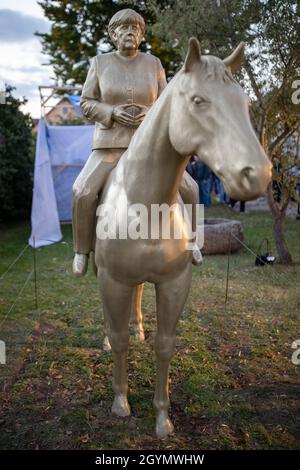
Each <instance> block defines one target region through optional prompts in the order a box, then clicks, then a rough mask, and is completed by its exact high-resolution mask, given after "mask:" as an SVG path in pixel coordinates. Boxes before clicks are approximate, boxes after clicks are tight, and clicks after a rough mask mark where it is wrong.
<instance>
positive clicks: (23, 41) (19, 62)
mask: <svg viewBox="0 0 300 470" xmlns="http://www.w3.org/2000/svg"><path fill="white" fill-rule="evenodd" d="M49 30H50V22H49V21H48V20H47V19H46V18H45V17H44V16H43V10H42V9H41V7H40V6H39V5H38V3H37V0H0V58H1V60H0V89H3V88H4V83H8V84H9V85H13V86H15V87H16V90H14V92H13V95H14V96H16V97H22V96H25V97H26V98H27V99H28V103H27V104H26V105H25V106H23V107H22V111H24V112H29V113H30V114H31V115H32V116H33V117H34V118H38V117H40V99H39V92H38V86H39V85H50V84H51V83H53V81H52V80H51V77H53V73H52V67H51V66H45V65H43V64H45V63H47V62H48V60H47V57H46V56H45V55H44V54H42V46H41V42H40V39H39V38H38V37H36V36H34V33H35V32H36V31H38V32H42V33H45V32H48V31H49Z"/></svg>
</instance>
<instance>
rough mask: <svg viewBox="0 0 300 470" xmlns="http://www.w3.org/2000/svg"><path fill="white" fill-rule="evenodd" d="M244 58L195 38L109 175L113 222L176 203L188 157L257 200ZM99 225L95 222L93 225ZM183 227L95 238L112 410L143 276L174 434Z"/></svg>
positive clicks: (233, 191) (266, 174)
mask: <svg viewBox="0 0 300 470" xmlns="http://www.w3.org/2000/svg"><path fill="white" fill-rule="evenodd" d="M243 55H244V44H243V43H241V44H240V45H239V46H238V47H237V49H236V50H235V51H234V52H233V53H232V54H231V56H230V57H228V58H227V59H225V60H224V61H222V60H221V59H219V58H216V57H213V56H208V55H207V56H202V55H201V51H200V45H199V42H198V41H197V40H196V39H195V38H192V39H190V42H189V49H188V53H187V56H186V59H185V62H184V65H183V68H182V69H181V70H180V71H179V72H178V74H177V75H176V76H175V78H174V79H173V80H172V81H171V82H170V83H169V84H168V86H167V87H166V89H165V90H164V92H163V93H162V95H161V96H160V97H159V99H158V100H157V101H156V102H155V104H154V105H153V107H152V108H151V109H150V111H149V112H148V114H147V115H146V118H145V120H144V121H143V123H142V124H141V126H140V127H139V128H138V130H137V131H136V133H135V135H134V137H133V139H132V141H131V143H130V146H129V148H128V150H127V151H126V152H125V153H124V154H123V155H122V157H121V159H120V161H119V163H118V165H117V167H116V168H115V169H114V170H113V171H112V173H111V174H110V176H109V179H108V181H107V182H106V185H105V188H104V190H103V193H102V195H101V200H100V204H101V205H103V204H107V205H109V207H111V208H112V209H111V211H112V212H111V214H112V215H113V216H115V218H116V224H117V226H121V224H122V221H123V220H124V218H126V217H128V211H129V207H130V206H131V205H132V204H134V203H140V204H143V205H144V206H145V207H146V208H147V209H149V222H150V223H151V212H150V208H151V205H152V204H159V205H160V204H164V203H165V204H168V205H172V204H173V203H176V200H177V195H178V187H179V183H180V179H181V177H182V174H183V171H184V169H185V167H186V165H187V162H188V160H189V158H190V156H191V155H199V156H201V159H202V160H203V161H204V162H205V163H206V164H208V165H209V166H210V168H211V169H212V171H213V172H214V173H215V174H216V175H217V176H219V178H220V179H221V180H222V182H223V184H224V187H225V191H226V193H227V194H230V195H231V196H232V197H233V198H235V199H238V200H239V199H253V198H256V197H258V196H259V195H261V194H262V193H263V192H264V191H265V190H266V188H267V185H268V183H269V181H270V175H271V164H270V161H269V159H268V158H267V156H266V154H265V152H264V150H263V148H262V147H261V145H260V144H259V141H258V139H257V137H256V135H255V133H254V131H253V128H252V126H251V123H250V119H249V111H248V99H247V97H246V95H245V93H244V91H243V90H242V88H241V87H240V85H239V84H238V83H237V82H236V81H235V80H234V79H233V76H232V73H234V72H235V71H237V70H238V68H239V67H240V65H241V63H242V60H243ZM124 201H125V202H124ZM98 213H99V212H98ZM184 223H185V222H184V221H183V219H182V218H180V217H177V218H176V217H173V218H170V220H169V224H170V226H171V225H172V227H171V228H173V229H174V228H176V225H178V224H179V225H180V224H181V225H182V224H184ZM99 224H100V220H99V219H98V222H97V231H98V229H99ZM181 228H183V230H182V233H183V235H182V237H181V238H180V239H175V237H172V236H171V237H170V238H169V239H163V238H162V237H160V238H159V239H153V238H149V239H134V240H133V239H130V238H127V239H126V238H124V239H121V238H118V237H117V238H109V237H107V238H106V239H102V238H99V237H97V238H96V242H95V265H96V270H97V278H98V282H99V287H100V292H101V296H102V299H103V308H104V315H105V319H106V321H107V323H108V337H109V341H110V344H111V347H112V354H113V361H114V377H113V389H114V393H115V398H114V402H113V405H112V412H113V413H115V414H116V415H118V416H120V417H125V416H128V415H129V414H130V407H129V404H128V400H127V391H128V384H127V350H128V343H129V318H130V311H131V305H132V299H133V294H134V290H135V288H136V286H139V285H141V284H142V283H144V282H145V281H148V282H150V283H153V284H154V285H155V289H156V310H157V335H156V339H155V353H156V364H157V380H156V389H155V395H154V407H155V410H156V434H157V437H159V438H164V437H166V436H167V435H169V434H170V433H171V432H172V431H173V425H172V423H171V420H170V419H169V416H168V408H169V396H168V371H169V364H170V360H171V356H172V354H173V349H174V343H175V332H176V326H177V322H178V319H179V315H180V314H181V312H182V310H183V307H184V304H185V301H186V298H187V295H188V292H189V288H190V284H191V277H192V263H191V257H192V254H191V251H189V250H188V249H187V246H188V242H189V240H188V235H187V234H186V232H185V230H184V227H181ZM161 229H162V227H161ZM160 233H161V232H160Z"/></svg>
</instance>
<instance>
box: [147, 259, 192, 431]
mask: <svg viewBox="0 0 300 470" xmlns="http://www.w3.org/2000/svg"><path fill="white" fill-rule="evenodd" d="M191 275H192V265H191V263H189V264H188V265H187V266H186V268H185V270H184V271H183V272H182V273H181V274H180V275H179V276H178V277H177V278H175V279H172V280H171V281H167V282H163V283H161V284H157V285H156V286H155V288H156V304H157V335H156V339H155V353H156V367H157V376H156V388H155V395H154V400H153V404H154V408H155V411H156V435H157V437H158V438H160V439H163V438H165V437H167V436H168V435H169V434H171V433H172V432H173V430H174V427H173V424H172V422H171V420H170V418H169V415H168V408H169V404H170V402H169V390H168V380H169V365H170V361H171V357H172V355H173V351H174V346H175V335H176V327H177V323H178V320H179V316H180V314H181V312H182V310H183V307H184V304H185V301H186V298H187V295H188V292H189V288H190V284H191Z"/></svg>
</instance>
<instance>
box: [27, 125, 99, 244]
mask: <svg viewBox="0 0 300 470" xmlns="http://www.w3.org/2000/svg"><path fill="white" fill-rule="evenodd" d="M93 129H94V126H86V125H83V126H50V125H48V124H47V123H46V122H45V119H44V118H41V119H40V121H39V128H38V136H37V145H36V155H35V167H34V186H33V200H32V210H31V227H32V231H31V235H30V238H29V244H30V245H31V246H35V247H36V248H38V247H40V246H45V245H50V244H51V243H55V242H57V241H59V240H61V239H62V233H61V230H60V222H61V221H71V219H72V210H71V209H72V185H73V183H74V181H75V179H76V177H77V175H78V174H79V172H80V170H81V168H82V167H83V165H84V163H85V162H86V160H87V158H88V156H89V154H90V152H91V145H92V134H93Z"/></svg>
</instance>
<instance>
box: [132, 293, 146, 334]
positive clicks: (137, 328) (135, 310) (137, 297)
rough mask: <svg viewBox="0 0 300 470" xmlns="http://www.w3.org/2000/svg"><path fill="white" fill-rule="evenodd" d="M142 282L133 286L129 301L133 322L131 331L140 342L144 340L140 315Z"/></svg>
mask: <svg viewBox="0 0 300 470" xmlns="http://www.w3.org/2000/svg"><path fill="white" fill-rule="evenodd" d="M143 289H144V284H139V285H138V286H137V287H135V288H134V291H133V294H132V301H131V315H130V316H131V321H132V323H133V331H134V335H135V338H136V339H137V340H138V341H140V342H142V341H144V340H145V332H144V327H143V315H142V297H143Z"/></svg>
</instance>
